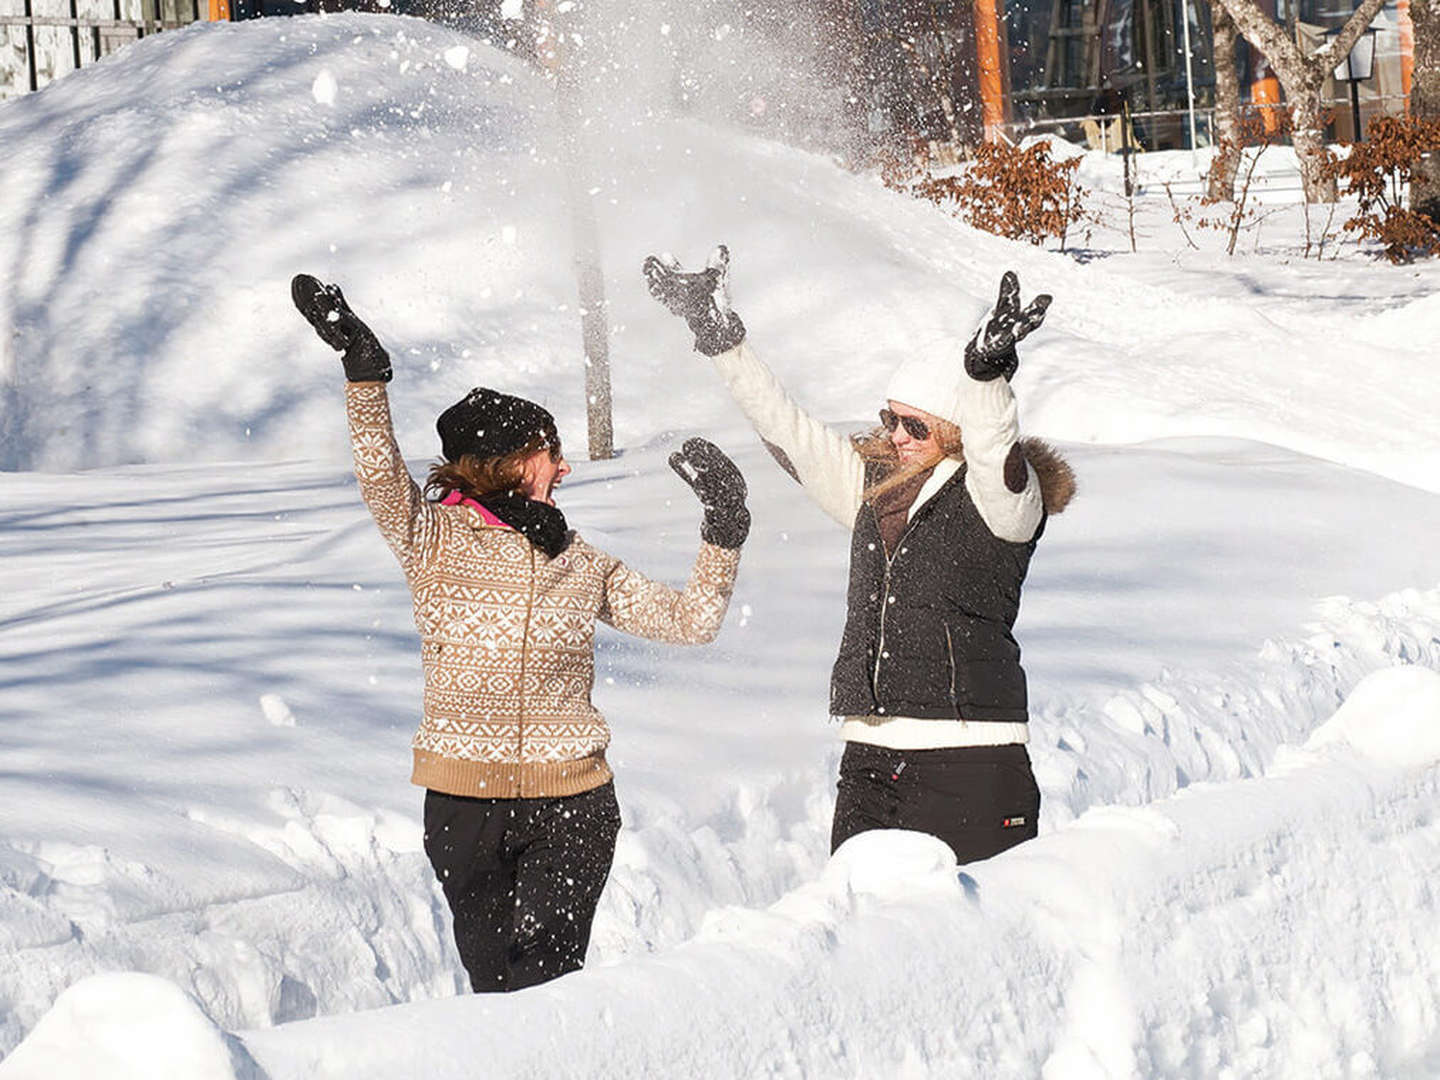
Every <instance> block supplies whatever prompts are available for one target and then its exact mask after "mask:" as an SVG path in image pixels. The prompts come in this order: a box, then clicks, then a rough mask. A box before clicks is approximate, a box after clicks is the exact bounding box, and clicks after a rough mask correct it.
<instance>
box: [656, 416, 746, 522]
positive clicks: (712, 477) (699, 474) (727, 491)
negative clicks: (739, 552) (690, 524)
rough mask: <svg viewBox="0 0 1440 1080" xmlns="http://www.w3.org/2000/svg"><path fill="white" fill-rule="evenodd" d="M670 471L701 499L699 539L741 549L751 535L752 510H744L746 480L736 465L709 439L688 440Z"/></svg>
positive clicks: (675, 454)
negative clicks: (702, 515) (701, 515)
mask: <svg viewBox="0 0 1440 1080" xmlns="http://www.w3.org/2000/svg"><path fill="white" fill-rule="evenodd" d="M670 468H672V469H674V470H675V475H676V476H678V477H680V479H681V480H684V481H685V482H686V483H687V484H689V485H690V486H691V487H692V488H694V489H695V494H696V495H697V496H699V498H700V505H701V506H703V507H704V508H705V520H704V521H703V522H702V523H701V525H700V538H701V539H702V540H704V541H705V542H706V543H707V544H714V545H715V546H717V547H723V548H738V547H739V546H740V545H741V544H743V543H745V537H747V536H748V535H750V511H749V510H747V509H746V508H745V477H743V476H741V475H740V470H739V469H737V468H736V467H735V463H734V462H733V461H731V460H730V459H729V458H728V457H726V456H725V451H723V450H721V449H720V448H719V447H718V446H716V445H715V444H714V443H712V442H710V441H708V440H706V439H698V438H697V439H686V440H685V445H684V446H682V447H681V448H680V449H679V450H677V451H676V452H675V453H673V454H671V455H670Z"/></svg>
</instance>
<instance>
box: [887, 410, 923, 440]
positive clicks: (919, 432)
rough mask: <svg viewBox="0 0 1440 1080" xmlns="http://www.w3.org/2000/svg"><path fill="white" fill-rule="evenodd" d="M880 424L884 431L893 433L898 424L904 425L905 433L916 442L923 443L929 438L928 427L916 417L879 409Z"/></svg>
mask: <svg viewBox="0 0 1440 1080" xmlns="http://www.w3.org/2000/svg"><path fill="white" fill-rule="evenodd" d="M880 423H882V424H884V425H885V430H886V431H894V430H895V427H896V425H898V424H903V425H905V431H906V433H907V434H908V435H909V436H910V437H911V438H912V439H914V440H915V441H916V442H924V441H925V440H926V439H928V438H929V437H930V425H929V424H927V423H925V421H924V420H921V419H920V418H919V417H918V416H901V415H900V414H899V413H897V412H891V411H890V410H889V409H881V410H880Z"/></svg>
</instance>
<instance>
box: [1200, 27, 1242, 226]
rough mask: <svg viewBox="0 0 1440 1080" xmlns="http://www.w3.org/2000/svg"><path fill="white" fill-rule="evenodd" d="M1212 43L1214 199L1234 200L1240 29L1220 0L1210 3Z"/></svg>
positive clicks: (1211, 190) (1210, 192)
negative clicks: (1236, 50) (1213, 77)
mask: <svg viewBox="0 0 1440 1080" xmlns="http://www.w3.org/2000/svg"><path fill="white" fill-rule="evenodd" d="M1210 25H1211V43H1212V49H1213V51H1214V56H1215V127H1214V130H1213V131H1212V133H1211V136H1212V141H1213V142H1214V144H1215V156H1214V157H1213V158H1212V159H1211V161H1210V178H1209V189H1208V191H1207V194H1208V195H1209V196H1210V198H1212V199H1223V200H1225V201H1226V202H1234V201H1235V173H1236V172H1237V171H1238V169H1239V167H1240V143H1241V137H1240V72H1239V69H1238V68H1237V67H1236V64H1235V45H1236V43H1237V42H1238V40H1239V37H1240V33H1239V30H1238V29H1237V28H1236V26H1235V19H1234V17H1233V16H1232V15H1231V14H1230V12H1229V10H1228V9H1227V8H1226V7H1225V5H1224V4H1222V3H1220V2H1219V0H1215V2H1214V3H1212V4H1211V5H1210Z"/></svg>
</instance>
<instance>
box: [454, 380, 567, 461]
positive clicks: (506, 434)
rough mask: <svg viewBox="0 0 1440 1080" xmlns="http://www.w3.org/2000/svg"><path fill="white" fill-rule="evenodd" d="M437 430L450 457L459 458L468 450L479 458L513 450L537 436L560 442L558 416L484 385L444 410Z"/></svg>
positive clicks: (548, 442) (496, 455) (554, 442)
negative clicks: (556, 421)
mask: <svg viewBox="0 0 1440 1080" xmlns="http://www.w3.org/2000/svg"><path fill="white" fill-rule="evenodd" d="M435 430H436V431H438V432H439V433H440V447H441V450H442V451H443V452H444V454H445V459H446V460H447V461H459V460H460V458H461V457H462V456H463V455H465V454H474V455H475V456H476V457H478V458H493V457H501V456H502V455H504V454H513V453H514V452H515V451H516V450H519V449H520V448H521V447H523V446H524V445H525V444H526V443H528V442H530V441H531V440H533V439H537V438H543V439H544V440H545V441H546V443H547V444H548V445H550V446H559V445H560V436H559V434H558V433H557V432H556V430H555V418H554V417H553V416H551V415H550V413H549V412H548V411H547V410H545V409H543V408H541V407H540V406H539V405H536V404H535V403H534V402H533V401H526V400H525V399H524V398H521V397H514V396H513V395H511V394H502V393H501V392H500V391H498V390H491V389H490V388H489V387H485V386H477V387H476V388H475V389H474V390H471V391H470V393H468V394H466V395H465V396H464V398H462V399H461V400H459V401H457V402H456V403H455V404H454V405H451V406H450V407H449V408H448V409H446V410H445V411H444V412H442V413H441V414H440V419H438V420H436V421H435Z"/></svg>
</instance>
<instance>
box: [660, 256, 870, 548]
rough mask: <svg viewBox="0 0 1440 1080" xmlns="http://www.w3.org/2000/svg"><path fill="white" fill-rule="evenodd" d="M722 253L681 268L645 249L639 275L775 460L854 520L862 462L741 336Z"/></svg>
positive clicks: (846, 520) (839, 516)
mask: <svg viewBox="0 0 1440 1080" xmlns="http://www.w3.org/2000/svg"><path fill="white" fill-rule="evenodd" d="M729 264H730V259H729V253H728V252H727V251H726V249H725V248H724V247H723V246H721V247H718V248H716V249H715V253H714V254H713V255H711V257H710V261H709V264H708V265H707V266H706V267H705V269H704V270H702V271H699V272H697V273H686V272H685V271H683V270H682V269H680V267H679V265H678V264H677V263H676V262H675V260H674V259H673V258H670V257H669V256H654V255H652V256H650V258H648V259H646V260H645V265H644V274H645V281H646V284H647V286H648V287H649V289H650V292H651V294H652V295H653V296H654V297H655V298H656V299H657V300H659V301H660V302H661V303H662V304H664V305H665V306H666V307H667V308H669V309H670V311H672V312H673V313H674V314H676V315H680V316H681V317H683V318H684V319H685V320H686V322H687V323H688V324H689V326H690V329H691V331H692V332H694V334H695V348H696V350H697V351H698V352H701V353H703V354H704V355H706V356H709V357H710V358H711V359H712V360H714V362H715V368H716V370H717V371H718V372H719V373H720V377H721V378H722V379H724V380H725V385H726V387H727V388H728V389H729V391H730V394H731V396H732V397H733V398H734V399H735V403H736V404H737V405H739V406H740V408H741V410H742V411H743V412H744V413H745V415H746V417H747V418H748V419H749V420H750V423H751V425H752V426H753V427H754V428H755V431H756V433H757V434H758V435H759V436H760V438H761V440H762V441H763V442H764V443H765V445H766V447H767V448H768V449H769V450H770V452H771V453H772V454H773V455H774V456H775V458H776V460H777V461H779V462H780V464H781V466H782V467H783V468H784V469H785V470H786V471H787V472H789V473H790V475H791V476H792V477H794V479H795V480H797V481H799V483H800V484H801V485H802V486H803V487H804V488H805V492H806V494H808V495H809V496H810V497H811V498H812V499H814V500H815V502H816V503H818V504H819V506H820V508H821V509H822V510H824V511H825V512H826V513H827V514H829V515H830V516H831V517H833V518H834V519H835V520H836V521H838V522H839V523H840V524H842V525H844V526H845V527H846V528H849V527H851V526H852V525H854V523H855V514H856V512H857V511H858V510H859V509H860V502H861V496H862V493H863V492H864V490H865V465H864V462H863V461H862V460H861V458H860V455H859V454H858V453H857V452H856V450H855V448H854V446H853V445H852V444H851V442H850V440H849V438H848V437H846V436H845V435H843V434H841V433H840V432H837V431H835V430H834V429H833V428H830V427H827V426H826V425H825V424H822V423H821V422H820V421H818V420H816V419H815V418H814V417H812V416H811V415H810V414H809V413H807V412H805V410H804V409H802V408H801V407H800V406H799V405H798V404H796V402H795V400H794V399H793V398H791V397H790V395H789V394H788V393H787V392H786V391H785V388H784V387H783V386H782V385H781V384H780V380H779V379H777V378H776V377H775V375H774V373H773V372H771V371H770V369H769V368H768V367H766V366H765V364H764V363H763V362H762V361H761V360H760V358H759V357H758V356H756V355H755V353H754V352H753V351H752V350H751V349H750V347H749V346H748V345H747V344H746V343H745V324H744V323H743V322H741V320H740V316H739V315H737V314H736V313H735V311H734V310H733V309H732V308H731V307H730V296H729V285H728V279H729Z"/></svg>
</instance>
